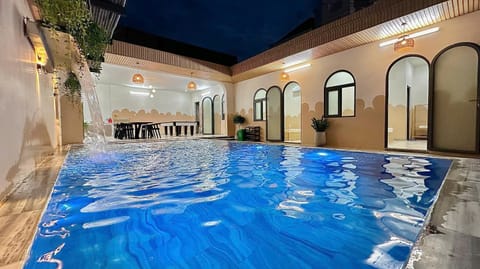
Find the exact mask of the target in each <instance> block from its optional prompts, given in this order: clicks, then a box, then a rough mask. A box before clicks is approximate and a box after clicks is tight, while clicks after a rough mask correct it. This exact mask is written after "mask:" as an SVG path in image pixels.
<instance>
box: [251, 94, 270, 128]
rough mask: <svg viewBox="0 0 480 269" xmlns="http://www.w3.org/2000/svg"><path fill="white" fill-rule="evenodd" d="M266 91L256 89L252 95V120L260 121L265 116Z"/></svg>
mask: <svg viewBox="0 0 480 269" xmlns="http://www.w3.org/2000/svg"><path fill="white" fill-rule="evenodd" d="M266 103H267V91H266V90H265V89H258V90H257V91H256V92H255V96H254V97H253V120H255V121H262V120H265V119H266V118H267V115H266V112H267V110H266Z"/></svg>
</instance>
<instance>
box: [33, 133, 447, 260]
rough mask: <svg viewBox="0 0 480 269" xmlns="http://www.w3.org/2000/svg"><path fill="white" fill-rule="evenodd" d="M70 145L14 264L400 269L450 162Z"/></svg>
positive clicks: (233, 146) (176, 145) (212, 144)
mask: <svg viewBox="0 0 480 269" xmlns="http://www.w3.org/2000/svg"><path fill="white" fill-rule="evenodd" d="M106 149H107V151H106V153H98V152H96V153H92V152H90V151H89V150H88V149H79V150H72V151H71V152H70V153H69V155H68V157H67V160H66V162H65V164H64V167H63V168H62V170H61V172H60V175H59V178H58V180H57V182H56V184H55V186H54V190H53V193H52V197H51V200H50V202H49V204H48V207H47V209H46V211H45V213H44V215H43V217H42V219H41V221H40V224H39V227H38V231H37V234H36V236H35V239H34V242H33V245H32V248H31V250H30V256H29V259H28V261H27V263H26V264H25V268H60V267H63V268H129V269H132V268H212V267H213V268H385V267H388V268H402V266H403V264H404V263H405V262H406V260H407V258H408V255H409V252H410V249H411V248H412V245H413V243H414V242H415V240H416V238H417V236H418V233H419V231H420V230H421V228H422V225H423V223H424V219H425V215H426V214H427V212H428V210H429V208H430V206H431V205H432V203H433V202H434V199H435V197H436V195H437V193H438V189H439V188H440V186H441V184H442V181H443V179H444V177H445V175H446V173H447V170H448V168H449V166H450V161H449V160H443V159H432V158H420V157H408V156H391V155H382V154H372V153H360V152H346V151H334V150H325V149H316V148H301V147H289V146H280V145H259V144H249V143H236V142H226V141H213V140H205V141H204V140H196V141H194V140H191V141H175V142H159V143H145V144H138V143H135V144H123V145H118V144H111V145H107V146H106Z"/></svg>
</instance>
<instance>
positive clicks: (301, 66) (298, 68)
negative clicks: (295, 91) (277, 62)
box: [285, 64, 312, 73]
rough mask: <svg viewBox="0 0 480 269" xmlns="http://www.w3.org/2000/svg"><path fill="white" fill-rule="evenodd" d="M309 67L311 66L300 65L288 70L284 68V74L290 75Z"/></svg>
mask: <svg viewBox="0 0 480 269" xmlns="http://www.w3.org/2000/svg"><path fill="white" fill-rule="evenodd" d="M311 65H312V64H302V65H297V66H293V67H290V68H286V69H285V72H286V73H290V72H293V71H297V70H300V69H303V68H307V67H310V66H311Z"/></svg>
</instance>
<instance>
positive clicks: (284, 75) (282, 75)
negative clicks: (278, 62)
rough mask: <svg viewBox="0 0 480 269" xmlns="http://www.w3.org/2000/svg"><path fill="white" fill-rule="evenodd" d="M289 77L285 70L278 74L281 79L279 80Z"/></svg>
mask: <svg viewBox="0 0 480 269" xmlns="http://www.w3.org/2000/svg"><path fill="white" fill-rule="evenodd" d="M289 79H290V76H289V75H288V73H287V72H282V73H281V74H280V80H281V81H287V80H289Z"/></svg>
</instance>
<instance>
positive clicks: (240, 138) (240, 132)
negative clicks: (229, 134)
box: [237, 129, 245, 141]
mask: <svg viewBox="0 0 480 269" xmlns="http://www.w3.org/2000/svg"><path fill="white" fill-rule="evenodd" d="M237 140H238V141H244V140H245V129H240V130H238V131H237Z"/></svg>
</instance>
